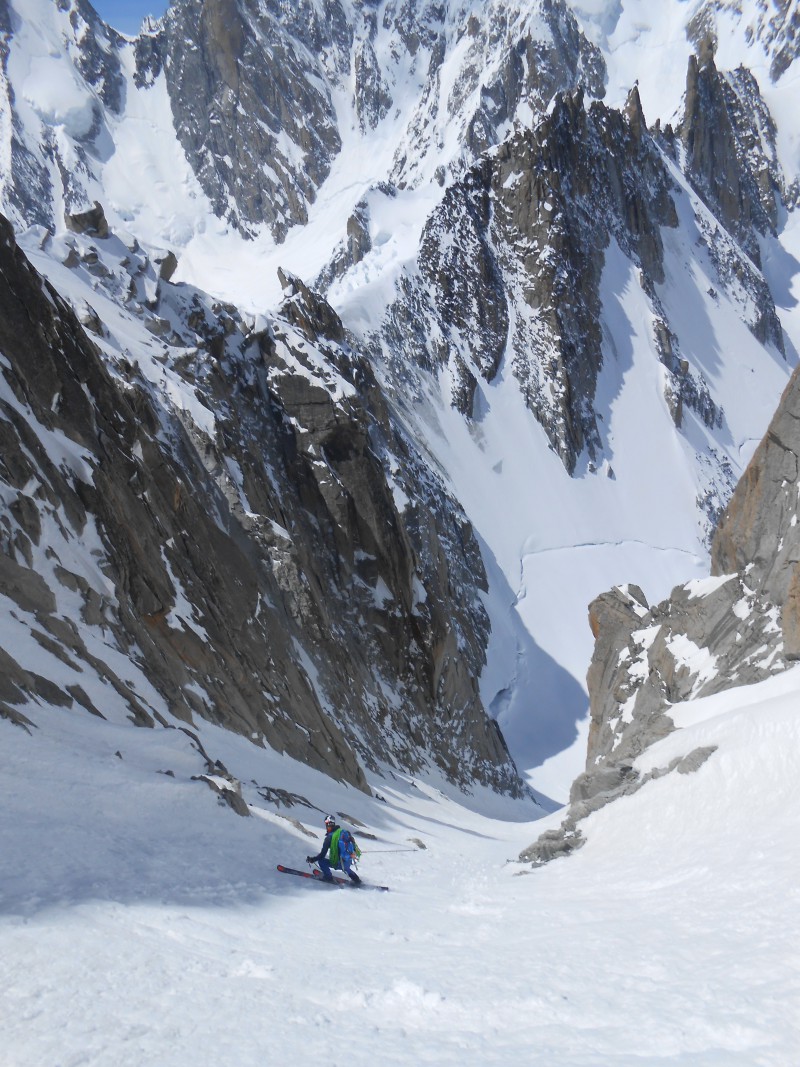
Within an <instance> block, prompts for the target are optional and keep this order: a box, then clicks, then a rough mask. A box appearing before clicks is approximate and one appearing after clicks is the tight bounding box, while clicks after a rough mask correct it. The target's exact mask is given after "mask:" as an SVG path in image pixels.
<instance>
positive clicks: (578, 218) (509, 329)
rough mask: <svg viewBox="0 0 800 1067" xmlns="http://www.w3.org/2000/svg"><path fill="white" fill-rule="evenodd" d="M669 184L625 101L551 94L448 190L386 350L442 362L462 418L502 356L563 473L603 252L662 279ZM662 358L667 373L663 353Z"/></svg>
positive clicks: (590, 423)
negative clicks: (536, 116)
mask: <svg viewBox="0 0 800 1067" xmlns="http://www.w3.org/2000/svg"><path fill="white" fill-rule="evenodd" d="M672 188H673V184H672V180H671V179H670V177H669V175H668V172H667V169H666V167H665V165H664V162H663V159H662V158H661V155H660V152H659V150H658V148H657V146H656V144H655V142H654V141H653V140H652V138H651V137H650V136H649V135H648V134H647V133H646V131H645V126H644V120H643V116H642V114H641V105H640V103H639V100H638V95H637V94H636V93H633V94H632V96H631V99H630V101H629V105H628V108H627V111H626V114H622V113H620V112H617V111H613V110H611V109H609V108H607V107H605V106H604V105H603V104H602V103H600V102H598V101H594V102H592V103H591V104H590V105H589V106H588V107H587V106H586V105H585V102H584V97H583V93H582V92H581V91H578V92H576V93H574V94H565V95H560V96H558V97H557V98H556V101H555V103H554V106H553V108H552V111H551V113H550V114H549V115H548V116H547V117H546V118H544V119H543V120H542V121H541V122H540V123H539V124H538V125H537V126H536V127H535V128H534V129H532V130H522V131H520V132H518V133H516V134H514V135H513V136H512V137H510V138H509V139H508V140H507V141H505V142H504V143H503V144H502V145H500V146H498V147H497V148H496V149H494V150H493V151H492V152H489V153H487V154H486V155H485V156H484V158H483V159H482V160H481V161H480V163H478V164H476V165H475V166H474V167H473V168H472V169H471V170H470V171H469V172H468V173H467V175H466V176H465V177H464V178H463V179H462V180H461V181H460V182H457V183H455V184H454V185H452V186H451V187H450V188H449V189H448V190H447V192H446V194H445V196H444V199H443V201H442V204H441V206H440V207H439V208H438V209H437V210H436V212H434V214H433V215H432V216H431V218H430V220H429V221H428V223H427V225H426V227H425V230H424V232H423V238H422V243H421V247H420V254H419V278H418V279H417V278H414V277H413V276H411V277H408V278H406V279H405V280H404V282H403V292H402V295H401V297H400V299H399V300H398V302H397V303H396V304H395V306H394V307H393V308H391V309H390V312H389V315H388V318H387V325H386V330H385V336H386V343H387V346H388V347H389V348H397V347H398V345H400V344H401V343H402V344H403V345H404V346H405V349H406V351H409V350H410V351H411V353H412V354H414V356H415V358H416V360H417V362H418V363H419V364H420V365H421V366H423V367H431V366H438V365H441V364H443V363H447V364H450V369H451V378H452V381H453V383H454V384H453V396H452V400H453V403H454V404H455V406H457V407H458V408H459V410H461V411H462V412H463V413H464V414H466V415H468V416H472V415H473V414H474V410H473V406H474V398H475V391H476V386H477V383H478V378H479V376H480V377H482V378H483V379H484V380H486V381H487V382H491V381H492V379H493V378H494V376H495V374H496V373H497V370H498V368H499V365H500V361H501V360H502V359H503V358H510V361H511V367H512V370H513V373H514V375H515V377H516V378H517V380H518V381H519V383H520V388H521V390H522V392H523V395H524V397H525V399H526V402H527V404H528V406H529V407H530V409H531V411H532V412H533V413H534V415H535V416H536V418H537V419H538V420H539V421H540V422H541V424H542V426H543V427H544V428H545V430H546V431H547V434H548V437H549V438H550V441H551V444H552V446H553V448H554V449H555V450H556V451H557V452H558V454H559V455H560V457H561V458H562V460H563V462H564V464H565V466H566V467H567V469H568V470H569V471H573V470H574V469H575V465H576V463H577V460H578V457H579V456H580V455H581V454H582V453H583V452H584V451H585V452H586V454H587V455H588V457H589V459H590V460H594V459H596V458H597V457H598V455H599V452H600V449H601V444H600V434H599V430H598V426H597V417H596V413H595V410H594V394H595V387H596V382H597V375H598V373H599V371H600V367H601V365H602V352H601V328H600V277H601V273H602V269H603V264H604V257H605V249H606V248H607V246H608V244H609V242H610V241H611V240H612V239H613V240H615V241H616V242H617V243H618V244H619V246H620V247H621V248H622V249H623V251H624V252H625V253H626V254H627V255H628V256H630V257H631V259H633V261H634V262H635V263H637V265H638V266H639V267H640V269H641V272H642V274H643V276H644V277H645V278H646V279H647V282H646V284H647V285H649V286H650V288H651V290H652V288H653V286H654V284H655V283H656V282H659V281H662V280H663V249H662V243H661V233H660V228H661V227H662V226H674V225H676V224H677V216H676V212H675V206H674V203H673V201H672V197H671V191H672ZM512 308H513V315H512V313H511V309H512ZM420 320H422V324H420ZM664 362H665V364H666V365H667V366H668V367H669V369H670V370H671V371H675V372H676V371H677V369H678V364H679V361H678V358H677V356H676V355H675V353H674V352H673V351H672V350H670V351H669V352H665V356H664ZM692 383H696V379H695V378H694V376H693V375H691V374H688V375H686V374H684V375H683V377H682V378H679V376H678V375H677V373H676V374H675V389H676V392H680V393H681V395H682V396H683V397H684V398H685V400H686V402H687V403H694V398H695V397H699V396H700V395H702V392H703V391H702V389H701V388H697V389H695V391H694V393H692V391H691V384H692ZM712 407H713V405H712ZM715 414H716V413H713V415H712V418H713V417H714V416H715Z"/></svg>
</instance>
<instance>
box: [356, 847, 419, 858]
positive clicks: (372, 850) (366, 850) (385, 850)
mask: <svg viewBox="0 0 800 1067" xmlns="http://www.w3.org/2000/svg"><path fill="white" fill-rule="evenodd" d="M361 851H362V853H364V855H367V854H369V855H370V856H375V855H377V854H378V853H386V854H388V853H390V852H420V851H421V850H420V849H418V848H362V849H361Z"/></svg>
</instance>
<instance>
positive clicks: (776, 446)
mask: <svg viewBox="0 0 800 1067" xmlns="http://www.w3.org/2000/svg"><path fill="white" fill-rule="evenodd" d="M799 374H800V372H798V371H795V373H794V375H793V376H792V379H791V381H790V383H789V385H788V386H787V388H786V391H785V393H784V395H783V397H782V398H781V401H780V404H779V407H778V411H777V412H776V414H775V417H774V418H773V420H772V422H771V424H770V426H769V429H768V430H767V433H766V435H765V437H764V439H763V440H762V442H761V444H760V445H759V447H758V449H757V450H756V452H755V455H754V456H753V459H752V460H751V462H750V464H749V466H748V467H747V470H746V471H745V474H744V476H743V477H742V479H741V480H740V482H739V484H738V485H737V487H736V490H735V492H734V494H733V496H732V498H731V500H730V503H729V504H728V507H727V508H726V510H725V512H724V514H723V515H722V518H721V520H720V523H719V525H718V527H717V530H716V533H715V536H714V540H713V543H712V555H711V559H712V568H711V576H710V577H709V578H707V579H705V580H696V581H693V582H689V583H687V584H685V585H682V586H678V587H677V588H676V589H674V590H673V592H672V594H671V595H670V597H669V598H668V599H666V600H664V601H662V602H661V603H659V604H657V605H655V606H652V607H651V606H650V605H649V604H648V603H647V600H646V598H645V596H644V594H643V593H642V590H641V589H639V588H638V587H637V586H627V587H621V588H615V589H613V590H611V591H610V592H607V593H603V594H601V595H600V596H599V597H597V598H596V599H595V600H594V601H593V602H592V604H591V605H590V606H589V622H590V625H591V628H592V633H593V634H594V637H595V649H594V656H593V658H592V662H591V665H590V667H589V674H588V686H589V694H590V698H591V728H590V733H589V743H588V751H587V757H586V771H585V773H584V774H582V775H581V776H579V777H578V778H577V779H576V781H575V782H574V783H573V786H572V791H571V795H570V801H571V803H570V807H569V811H568V813H567V817H566V818H565V820H564V822H563V823H562V825H561V827H560V828H559V829H558V830H556V831H549V832H547V833H546V834H544V835H542V837H540V838H539V840H538V841H537V842H535V843H534V844H533V845H532V846H531V847H530V848H529V849H527V850H526V851H525V852H523V854H522V858H523V859H525V860H531V861H533V862H543V861H546V860H549V859H552V858H553V857H554V856H558V855H562V854H566V853H569V852H571V851H573V850H574V849H575V848H577V847H580V846H581V845H582V844H583V843H584V841H585V838H584V834H583V827H582V823H583V820H584V819H585V818H586V817H587V816H588V815H590V814H591V813H592V812H593V811H596V810H597V809H598V808H600V807H603V806H604V805H605V804H607V803H609V802H610V801H611V800H614V799H616V798H617V797H620V796H624V795H626V794H630V793H632V792H635V791H636V790H638V789H640V788H641V787H642V785H644V784H645V782H646V781H648V780H650V779H651V778H653V777H658V776H660V775H662V774H665V773H670V772H671V771H673V770H677V771H679V772H682V773H690V772H691V771H693V770H696V769H697V768H698V767H699V766H700V765H701V764H702V763H703V762H704V761H705V760H706V759H708V758H709V756H711V755H712V754H713V753H712V750H711V749H706V748H703V749H697V750H695V751H694V752H692V753H690V754H689V755H688V756H686V757H684V758H683V759H682V760H681V761H676V762H675V764H674V765H670V766H668V767H663V768H656V769H655V770H651V771H649V772H648V773H647V774H646V775H642V774H641V773H640V772H639V771H638V770H637V769H636V768H635V762H636V759H637V757H638V756H640V755H641V754H642V753H643V752H645V751H646V750H647V748H648V747H649V746H650V745H652V744H653V743H654V742H655V741H658V740H660V739H661V738H662V737H665V736H666V735H667V734H669V733H671V732H672V730H673V729H674V724H673V722H672V719H671V717H670V711H671V708H672V707H673V706H674V705H676V704H680V703H683V702H685V701H689V700H692V699H694V698H696V697H702V696H708V695H710V694H712V693H719V692H723V691H724V690H727V689H730V688H732V687H734V686H742V685H752V684H753V683H755V682H759V681H762V680H764V679H765V678H769V677H771V676H772V675H774V674H777V673H780V672H781V671H783V670H785V669H786V667H787V666H790V665H791V664H792V663H793V662H795V661H796V660H797V659H798V658H800V637H799V635H800V614H799V613H798V606H799V605H800V599H799V598H798V560H799V559H800V541H799V540H798V534H797V532H796V531H797V521H798V514H797V508H798V502H797V484H798V474H799V473H800V472H798V467H797V455H798V449H800V431H799V430H798V426H800V422H799V421H798V414H800V377H799V376H798V375H799Z"/></svg>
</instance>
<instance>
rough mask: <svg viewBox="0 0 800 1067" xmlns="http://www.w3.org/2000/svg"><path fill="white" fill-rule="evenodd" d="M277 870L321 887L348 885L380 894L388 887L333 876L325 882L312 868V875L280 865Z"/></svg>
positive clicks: (386, 890) (315, 869)
mask: <svg viewBox="0 0 800 1067" xmlns="http://www.w3.org/2000/svg"><path fill="white" fill-rule="evenodd" d="M278 870H279V871H280V872H281V874H295V875H297V877H298V878H310V879H311V881H312V882H319V883H320V884H321V885H349V886H352V887H353V889H377V890H379V891H380V892H382V893H388V892H389V887H388V885H370V884H369V883H367V882H359V883H358V884H356V883H355V882H351V881H350V879H349V878H337V877H335V876H334V879H333V882H326V881H325V879H324V878H323V877H322V871H320V870H317V868H316V867H315V868H314V872H313V874H312V873H311V872H310V871H298V870H295V868H294V867H284V866H283V864H282V863H279V864H278Z"/></svg>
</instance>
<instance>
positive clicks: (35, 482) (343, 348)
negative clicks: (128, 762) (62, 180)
mask: <svg viewBox="0 0 800 1067" xmlns="http://www.w3.org/2000/svg"><path fill="white" fill-rule="evenodd" d="M70 240H71V241H72V242H74V243H73V246H72V251H74V252H75V253H76V254H75V256H74V257H73V258H74V261H75V262H76V264H81V266H77V267H76V270H87V271H88V269H89V267H91V266H101V265H102V266H103V268H104V269H103V271H102V272H99V273H98V272H93V273H90V274H89V277H91V279H92V280H93V281H94V282H95V284H97V285H100V286H103V287H104V288H105V289H106V291H107V292H108V293H109V294H114V293H116V294H118V295H119V294H121V293H127V299H128V304H127V306H128V309H129V312H131V313H134V312H135V313H137V314H139V315H141V316H142V317H143V318H144V319H145V322H147V321H149V320H150V319H152V318H158V319H162V320H163V321H164V322H169V323H171V324H172V325H171V326H170V329H171V330H172V334H171V335H170V336H169V338H168V341H169V343H168V344H164V343H163V342H155V341H154V342H151V343H152V344H154V345H156V350H159V349H158V346H159V345H161V344H163V345H164V347H163V349H161V350H160V351H161V354H160V356H159V360H160V362H161V363H162V365H163V366H164V368H165V370H164V373H169V375H170V376H171V380H172V382H173V388H174V390H176V391H180V390H181V389H185V392H186V401H185V402H184V403H183V404H182V405H178V406H176V407H174V408H170V407H168V406H165V401H164V396H163V394H161V393H160V392H159V391H157V390H155V389H153V387H152V386H151V385H150V383H149V382H148V381H147V380H146V379H144V378H143V377H142V376H141V374H139V373H137V372H136V370H135V369H134V367H133V366H132V365H131V364H130V363H129V362H128V361H127V360H126V359H124V358H120V359H118V360H117V361H116V362H115V361H113V360H112V361H111V364H110V365H109V366H107V365H106V364H105V363H104V361H103V359H101V357H100V354H99V352H98V351H97V349H96V348H95V347H94V345H93V343H92V342H91V341H90V340H89V339H88V337H87V336H86V334H85V333H84V332H83V330H82V328H81V326H80V325H79V323H78V322H77V320H76V318H75V316H74V314H73V313H72V311H71V310H70V309H69V308H68V307H67V306H66V305H65V304H64V303H63V301H62V300H61V299H60V298H59V297H58V296H57V295H56V294H55V292H54V291H53V290H52V289H50V287H49V286H48V285H47V284H46V283H43V282H42V280H41V279H40V278H39V277H38V276H37V275H36V273H35V272H34V271H33V270H32V268H31V267H30V265H29V264H28V262H27V261H26V260H25V258H24V256H23V255H22V254H21V252H20V251H19V250H18V248H17V247H16V245H15V243H14V239H13V236H12V234H11V231H10V229H9V228H8V227H7V226H6V225H4V226H3V230H2V241H1V242H0V268H1V272H0V276H1V277H2V292H1V293H0V309H1V310H2V315H0V352H2V354H3V365H2V370H3V377H4V380H5V383H6V384H5V386H4V392H3V396H2V400H0V405H1V406H2V409H3V415H4V418H3V420H2V421H0V435H2V461H1V462H0V477H1V478H2V482H3V485H4V487H5V488H4V499H5V500H6V502H7V504H6V507H5V508H4V510H3V512H2V515H0V535H1V537H0V540H1V543H2V551H1V552H0V571H2V591H3V593H4V595H5V596H6V597H7V598H9V601H10V603H11V604H12V605H13V610H14V612H15V613H16V615H17V616H19V618H18V619H17V622H18V624H19V625H20V626H25V627H30V629H31V630H32V631H33V632H34V633H35V635H36V640H37V641H39V642H40V644H41V645H42V647H43V649H44V650H45V652H46V655H43V657H42V664H41V665H40V666H38V667H37V670H36V671H35V672H34V671H32V670H31V667H30V665H29V664H28V663H26V662H25V661H17V660H15V659H14V656H13V655H12V654H11V653H10V652H9V653H8V655H7V657H6V658H7V662H6V666H5V669H4V672H3V673H4V678H5V688H4V689H3V691H2V694H1V695H0V700H2V707H3V710H4V713H5V714H8V715H9V716H12V717H14V718H15V719H17V720H18V719H19V718H20V717H21V716H24V718H25V719H28V720H30V721H32V722H35V719H36V706H37V704H38V703H39V702H46V703H48V704H51V705H59V704H62V705H64V706H70V705H72V704H73V703H75V702H77V703H78V704H80V705H81V706H83V707H85V708H86V709H87V711H92V712H93V713H104V712H105V711H106V710H107V709H106V707H105V704H106V702H107V701H111V702H112V703H113V704H114V705H115V707H117V708H119V707H120V706H124V707H126V708H127V709H128V714H129V715H130V717H131V718H132V719H133V721H135V722H136V723H138V724H140V725H146V726H153V725H155V724H157V723H161V724H162V725H163V724H166V723H168V722H169V721H170V720H171V719H178V720H179V721H192V720H193V719H194V718H195V717H197V716H200V717H203V718H206V719H210V720H211V721H212V722H216V723H219V724H221V725H224V726H226V727H228V728H229V729H233V730H236V731H238V732H240V733H242V734H245V735H246V736H247V737H249V738H251V739H252V740H253V741H255V742H256V743H257V744H268V745H270V746H271V747H273V748H275V749H276V750H277V751H279V752H286V753H287V754H289V755H291V756H293V757H294V758H296V759H298V760H301V761H303V762H305V763H308V764H310V765H311V766H315V767H318V768H320V769H321V770H324V771H325V772H326V773H328V774H330V775H332V776H334V777H336V778H339V779H342V780H345V781H348V782H350V783H352V784H354V785H357V786H359V787H360V788H364V787H365V777H364V767H369V768H372V769H373V770H378V769H379V762H380V764H383V765H386V764H389V765H394V766H397V767H401V768H403V769H408V770H412V771H415V772H416V771H419V770H421V769H423V768H424V767H425V766H426V765H429V764H432V763H433V764H438V765H439V766H440V767H441V768H442V770H443V771H444V773H445V774H446V775H447V776H448V777H449V778H450V779H451V780H453V781H454V782H458V783H459V784H461V785H462V786H464V787H468V785H469V783H470V782H473V781H482V782H486V783H487V784H491V785H493V786H495V787H496V788H498V789H501V790H510V791H512V792H518V791H520V789H521V788H522V787H521V784H520V782H519V780H518V778H517V776H516V772H515V770H514V767H513V764H512V763H511V761H510V758H509V756H508V753H507V751H506V749H505V745H504V743H503V741H502V737H501V736H500V735H499V732H498V731H497V729H496V727H495V726H494V724H493V723H492V722H490V721H489V720H488V718H487V716H486V714H485V711H484V709H483V706H482V704H481V702H480V697H479V695H478V691H477V684H476V679H477V677H478V676H479V674H480V670H481V667H482V663H483V657H484V654H485V653H484V649H485V642H486V632H487V627H488V623H487V620H486V616H485V612H484V610H483V607H482V606H481V604H480V602H479V600H478V597H477V589H478V588H479V587H481V586H485V577H484V576H483V569H482V564H481V561H480V554H479V552H478V549H477V545H476V543H475V541H474V538H473V535H472V532H471V530H470V528H469V525H468V523H467V522H466V520H465V519H464V516H463V514H462V513H461V512H460V510H459V509H458V507H457V506H456V505H455V503H454V502H453V501H452V499H451V498H449V496H448V494H447V493H446V491H445V490H444V488H443V487H442V485H441V484H440V483H439V482H438V481H437V479H436V478H435V476H433V474H432V473H431V472H430V470H429V469H428V468H426V466H425V465H424V463H423V462H422V460H421V458H420V457H419V456H418V455H417V453H416V452H415V450H414V448H413V446H412V445H411V443H410V442H409V441H408V440H407V439H405V438H404V437H403V435H402V434H401V433H400V432H399V431H398V430H397V429H396V428H395V427H394V425H393V423H392V420H391V418H390V417H389V413H388V411H387V409H386V406H385V402H384V400H383V398H382V395H381V392H380V390H379V388H378V386H377V383H376V382H375V379H374V377H373V376H372V374H371V371H370V369H369V366H368V365H367V364H366V363H365V362H364V360H363V359H362V358H361V357H359V356H358V354H357V353H356V352H355V351H353V350H352V349H351V348H350V347H349V346H348V344H347V342H346V339H345V337H344V333H343V330H342V327H341V323H340V322H339V320H338V318H337V317H336V315H335V314H334V312H333V311H332V309H331V308H330V307H329V306H328V305H327V304H325V302H324V301H323V300H321V298H319V297H318V296H316V295H315V294H314V293H312V292H311V291H310V290H308V289H307V287H305V286H304V285H303V284H302V283H300V282H299V281H298V280H296V279H290V278H289V277H286V279H285V281H286V284H287V298H286V301H285V304H284V308H283V313H282V315H281V316H280V317H278V318H277V319H275V320H274V321H272V322H271V323H265V324H264V326H263V328H262V329H261V330H260V331H258V332H255V331H253V330H252V329H248V327H247V326H246V325H245V323H244V322H243V320H242V319H241V317H240V316H239V314H238V312H237V310H236V309H235V308H234V307H232V306H230V305H219V304H213V303H212V302H211V301H210V300H209V299H208V298H207V297H205V296H204V295H203V294H200V293H199V292H197V291H193V290H191V289H188V288H183V287H175V286H171V285H170V284H169V283H168V282H166V281H165V280H164V279H163V278H161V279H158V278H157V274H156V269H155V267H154V266H153V265H152V264H150V263H149V261H147V260H146V257H144V254H143V253H141V252H139V253H133V252H128V254H127V255H126V256H125V257H124V259H123V260H122V261H120V262H119V263H118V264H117V266H116V267H115V266H114V263H113V260H112V259H111V258H110V256H109V254H108V252H107V249H106V248H105V247H103V242H101V241H100V240H99V239H97V238H96V237H95V238H94V240H95V241H96V246H95V252H94V253H93V254H92V255H91V256H89V255H88V254H87V252H86V251H83V252H82V251H80V249H82V248H83V244H84V243H86V242H87V241H88V238H87V237H85V236H81V235H76V236H74V237H72V238H70ZM107 243H108V245H109V247H115V246H114V242H113V241H112V240H111V239H110V238H109V239H108V242H107ZM68 258H69V257H68ZM126 279H127V280H126ZM132 280H135V281H136V282H137V283H138V284H137V285H133V286H131V282H132ZM154 293H155V296H153V294H154ZM154 308H156V309H157V310H154ZM32 324H33V325H32ZM176 324H180V325H179V326H176ZM178 329H179V330H180V334H179V333H178V332H177V331H178ZM144 336H147V334H146V332H144ZM142 344H143V345H144V344H146V342H144V341H143V342H142ZM412 487H413V488H412ZM84 544H85V545H86V548H82V547H80V546H82V545H84ZM65 598H67V599H66V600H65ZM67 602H68V603H69V608H67V607H66V604H67ZM23 615H24V618H22V616H23ZM15 617H16V616H15ZM65 675H66V677H67V678H69V677H71V676H73V675H74V684H67V683H65V682H64V680H63V679H64V676H65ZM104 694H105V698H104Z"/></svg>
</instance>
